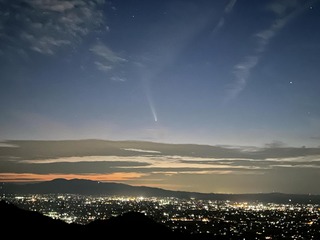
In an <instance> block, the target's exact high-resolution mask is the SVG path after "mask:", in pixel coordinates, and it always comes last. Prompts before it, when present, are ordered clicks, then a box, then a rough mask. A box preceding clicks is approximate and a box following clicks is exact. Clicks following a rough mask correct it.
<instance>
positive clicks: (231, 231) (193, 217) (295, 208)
mask: <svg viewBox="0 0 320 240" xmlns="http://www.w3.org/2000/svg"><path fill="white" fill-rule="evenodd" d="M2 199H4V200H6V201H8V202H11V203H14V204H15V205H17V206H19V207H21V208H23V209H28V210H33V211H37V212H41V213H43V214H44V215H47V216H50V217H52V218H56V219H61V220H63V221H66V222H68V223H72V222H74V223H78V224H87V223H89V222H91V221H94V220H97V219H108V218H110V217H115V216H118V215H121V214H123V213H125V212H129V211H136V212H141V213H144V214H145V215H146V216H148V217H150V218H152V219H154V220H156V221H157V222H161V223H163V224H165V225H166V226H168V227H170V228H171V229H172V230H173V231H180V232H186V233H190V234H208V235H209V234H210V235H213V236H216V237H221V238H224V237H231V238H234V239H237V238H238V237H244V236H245V237H248V238H250V239H279V238H285V239H289V238H290V239H319V236H320V235H319V230H320V219H319V216H320V205H317V204H290V203H289V204H275V203H261V202H250V203H249V202H232V201H228V200H226V201H210V200H199V199H193V198H191V199H179V198H159V197H157V198H156V197H151V198H145V197H120V196H113V197H109V196H108V197H106V196H89V195H87V196H86V195H72V194H28V195H21V194H19V195H17V194H11V195H6V196H2Z"/></svg>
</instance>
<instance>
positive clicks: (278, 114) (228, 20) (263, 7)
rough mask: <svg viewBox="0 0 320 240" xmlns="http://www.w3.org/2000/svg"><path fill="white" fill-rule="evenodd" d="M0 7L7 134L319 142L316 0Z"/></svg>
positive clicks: (0, 131) (96, 0) (0, 133)
mask: <svg viewBox="0 0 320 240" xmlns="http://www.w3.org/2000/svg"><path fill="white" fill-rule="evenodd" d="M0 9H1V10H0V63H1V64H0V71H1V77H0V98H1V102H2V104H1V106H0V108H1V110H0V111H1V114H0V138H1V139H2V140H6V139H88V138H99V139H114V140H121V139H130V140H151V141H156V142H170V143H204V144H210V145H250V146H264V145H265V144H268V143H273V142H276V143H279V144H280V143H281V144H282V143H283V144H285V145H289V146H298V147H300V146H308V147H317V146H319V139H320V131H319V129H320V107H319V102H320V94H319V92H320V81H319V74H320V68H319V56H320V31H319V27H320V4H319V1H303V0H300V1H299V0H283V1H267V0H265V1H249V0H247V1H244V0H242V1H241V0H238V1H237V0H230V1H211V0H210V1H209V0H200V1H199V0H197V1H192V0H189V1H175V0H173V1H171V0H170V1H142V0H140V1H129V0H128V1H125V0H123V1H121V0H118V1H103V0H102V1H101V0H91V1H81V0H74V1H59V0H52V1H45V0H28V1H22V0H18V1H9V0H0Z"/></svg>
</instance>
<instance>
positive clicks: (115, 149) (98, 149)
mask: <svg viewBox="0 0 320 240" xmlns="http://www.w3.org/2000/svg"><path fill="white" fill-rule="evenodd" d="M12 146H14V147H12ZM250 149H251V150H250ZM0 154H1V155H0V159H1V161H0V166H1V167H0V169H1V170H0V178H1V180H2V181H36V180H37V181H39V180H40V179H52V178H55V177H63V178H68V179H70V178H72V177H76V178H89V179H99V180H100V181H118V182H133V183H136V184H139V183H140V184H144V185H148V184H149V183H150V184H151V185H153V184H155V180H154V179H157V180H156V182H157V185H159V186H160V185H161V183H163V184H164V186H168V183H167V181H168V179H173V178H180V177H183V178H197V176H198V177H201V176H207V177H209V178H210V176H211V177H214V178H215V177H217V176H219V175H221V176H222V175H223V176H225V177H229V178H230V179H233V178H237V176H252V177H251V178H257V179H258V178H264V177H266V176H271V175H274V174H282V175H281V176H282V177H286V174H288V176H289V175H290V174H291V173H292V171H296V170H297V169H298V170H301V169H303V171H305V172H306V173H307V172H308V171H312V172H314V171H318V169H319V168H320V148H305V147H301V148H290V147H280V146H269V145H268V146H267V147H265V148H257V147H255V148H254V149H252V148H250V147H239V146H237V147H232V146H224V147H221V146H204V145H183V144H161V143H153V142H130V141H124V142H113V141H99V140H82V141H8V142H3V143H1V145H0ZM155 176H156V177H155ZM152 177H153V178H152ZM225 177H224V178H225ZM278 177H280V175H279V176H278ZM148 179H149V180H148ZM172 184H174V183H173V182H172Z"/></svg>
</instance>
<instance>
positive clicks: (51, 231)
mask: <svg viewBox="0 0 320 240" xmlns="http://www.w3.org/2000/svg"><path fill="white" fill-rule="evenodd" d="M0 227H1V234H2V235H3V236H11V237H23V238H25V239H28V238H29V237H32V238H33V239H34V238H36V239H38V238H40V237H41V238H46V237H48V236H50V238H58V237H59V238H61V237H62V238H64V237H66V236H68V237H72V238H76V237H80V238H81V239H83V238H84V237H88V239H94V238H95V237H96V238H98V237H99V238H100V237H103V238H106V239H108V238H110V237H113V238H114V237H116V238H120V239H122V238H123V237H125V236H130V238H133V239H154V238H155V237H156V236H157V237H160V238H166V237H169V238H172V237H173V238H176V239H177V238H178V239H182V236H183V237H185V235H180V233H174V232H172V231H171V230H170V229H169V228H167V227H166V226H164V225H162V224H159V223H157V222H155V221H153V220H152V219H150V218H148V217H146V216H145V215H143V214H142V213H136V212H129V213H125V214H123V215H122V216H119V217H113V218H110V219H108V220H97V221H94V222H91V223H90V224H88V225H77V224H68V223H65V222H63V221H61V220H56V219H52V218H50V217H46V216H43V215H42V214H40V213H37V212H32V211H27V210H23V209H20V208H18V207H16V206H14V205H13V204H10V203H7V202H5V201H0ZM7 234H8V235H7ZM43 234H44V235H43ZM104 236H105V237H104ZM180 237H181V238H180ZM186 237H188V236H186Z"/></svg>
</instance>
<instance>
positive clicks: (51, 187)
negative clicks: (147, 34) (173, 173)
mask: <svg viewBox="0 0 320 240" xmlns="http://www.w3.org/2000/svg"><path fill="white" fill-rule="evenodd" d="M31 193H32V194H49V193H53V194H55V193H56V194H58V193H60V194H66V193H69V194H82V195H105V196H115V195H118V196H136V197H139V196H143V197H177V198H185V199H189V198H196V199H204V200H230V201H248V202H252V201H260V202H274V203H317V204H320V195H307V194H283V193H257V194H215V193H197V192H184V191H171V190H165V189H161V188H152V187H143V186H141V187H139V186H130V185H127V184H121V183H110V182H97V181H91V180H83V179H72V180H66V179H55V180H52V181H47V182H40V183H28V184H16V183H1V184H0V194H2V195H3V194H31Z"/></svg>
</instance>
